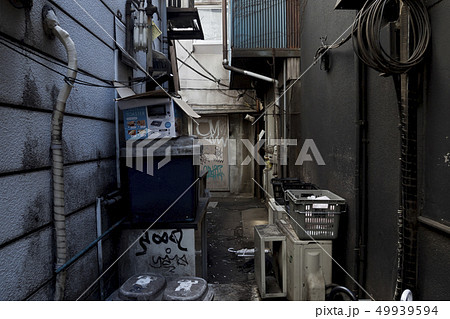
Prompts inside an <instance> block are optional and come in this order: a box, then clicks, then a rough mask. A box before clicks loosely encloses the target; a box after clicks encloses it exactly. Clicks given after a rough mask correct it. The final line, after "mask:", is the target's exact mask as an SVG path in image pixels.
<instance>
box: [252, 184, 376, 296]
mask: <svg viewBox="0 0 450 319" xmlns="http://www.w3.org/2000/svg"><path fill="white" fill-rule="evenodd" d="M252 180H253V181H254V182H255V184H256V185H258V187H259V188H261V189H262V190H263V191H264V193H266V195H267V196H268V197H269V198H273V197H272V196H271V195H270V194H269V193H268V192H267V191H266V190H265V189H264V188H263V187H262V186H261V185H260V184H259V183H258V182H257V181H256V180H255V179H254V178H252ZM286 214H287V215H288V216H289V218H290V219H291V220H293V221H294V222H295V223H296V224H297V225H298V226H299V227H300V228H301V229H302V231H303V232H304V233H305V234H307V235H308V236H309V238H310V239H311V240H312V241H313V242H314V243H315V244H316V245H318V246H319V248H320V249H322V250H323V252H324V253H325V254H326V255H327V256H328V257H330V258H331V260H332V261H333V262H334V263H335V264H336V265H337V266H338V267H339V268H341V270H342V271H343V272H344V273H345V274H346V275H347V276H348V277H349V278H350V279H351V280H352V281H353V282H354V283H355V284H356V285H357V286H358V287H359V288H360V289H361V290H362V291H363V292H364V293H365V294H366V295H367V296H369V298H370V299H372V300H373V301H375V298H373V297H372V295H371V294H369V293H368V292H367V291H366V290H365V289H364V288H363V287H362V286H361V285H360V284H359V282H358V281H357V280H356V279H354V278H353V277H352V275H350V274H349V273H348V272H347V271H346V270H345V269H344V267H342V266H341V265H340V264H339V263H338V262H337V261H336V259H334V258H333V256H331V255H330V254H329V253H328V252H327V251H326V250H325V248H323V246H322V245H321V244H320V243H319V242H318V241H317V240H315V239H314V238H313V237H312V236H311V235H310V234H308V232H307V231H306V230H305V229H304V228H303V227H302V225H300V224H299V223H298V222H297V221H296V220H295V219H294V218H293V217H292V216H291V215H290V214H289V213H288V212H287V211H286Z"/></svg>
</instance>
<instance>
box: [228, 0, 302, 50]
mask: <svg viewBox="0 0 450 319" xmlns="http://www.w3.org/2000/svg"><path fill="white" fill-rule="evenodd" d="M299 2H300V0H264V1H261V0H232V2H231V19H232V31H231V33H232V38H231V39H232V40H231V41H232V43H231V46H232V47H234V48H242V49H251V48H298V47H299V41H300V36H299V25H300V23H299V21H300V15H299Z"/></svg>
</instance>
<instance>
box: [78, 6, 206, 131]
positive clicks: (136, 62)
mask: <svg viewBox="0 0 450 319" xmlns="http://www.w3.org/2000/svg"><path fill="white" fill-rule="evenodd" d="M73 2H75V4H76V5H77V6H78V7H79V8H80V9H81V10H83V12H84V13H85V14H86V15H87V16H88V17H89V18H91V19H92V21H94V22H95V24H97V25H98V26H99V28H100V29H102V31H103V32H105V34H106V35H107V36H108V37H109V38H110V39H111V40H112V41H113V42H114V43H115V44H116V45H117V46H118V47H119V48H120V49H121V51H122V52H123V53H125V54H126V55H127V56H128V58H130V60H132V61H133V63H135V64H136V66H137V67H138V69H139V70H141V71H142V72H144V74H145V75H146V76H147V77H149V78H150V79H151V80H152V81H153V82H155V84H156V85H157V86H158V87H159V88H160V89H161V90H162V91H163V92H164V93H165V94H166V95H167V96H168V97H169V98H173V95H171V94H170V93H169V92H167V91H166V90H165V89H164V88H163V87H162V86H161V84H159V82H158V81H156V80H155V78H154V77H153V76H151V74H150V73H149V72H148V71H147V70H146V69H145V68H144V67H143V66H141V65H140V63H139V62H138V61H137V60H136V59H135V58H133V57H132V56H131V55H130V54H129V53H128V52H127V50H125V49H124V48H123V47H122V46H121V45H120V44H119V42H117V40H116V39H114V37H113V36H111V35H110V34H109V33H108V31H106V30H105V28H104V27H103V26H102V25H101V24H100V23H99V22H98V21H97V20H96V19H95V18H94V17H93V16H92V15H91V14H90V13H89V12H88V11H87V10H86V9H85V8H84V7H83V6H82V5H81V4H80V3H79V2H78V1H77V0H73ZM188 116H189V117H190V118H191V119H192V121H194V122H195V123H196V124H197V125H199V123H198V122H197V121H196V120H195V119H194V118H193V117H192V116H190V115H188Z"/></svg>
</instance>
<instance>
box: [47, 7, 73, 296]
mask: <svg viewBox="0 0 450 319" xmlns="http://www.w3.org/2000/svg"><path fill="white" fill-rule="evenodd" d="M44 10H46V13H45V14H44V17H45V20H44V23H45V24H46V26H47V28H48V29H49V30H51V32H52V33H53V34H54V35H55V36H56V37H57V38H58V39H59V40H60V41H61V43H62V44H63V45H64V47H65V49H66V51H67V60H68V68H67V73H66V77H65V81H64V82H65V83H64V85H63V87H62V88H61V90H60V91H59V94H58V98H57V102H56V105H55V106H54V108H53V114H52V134H51V135H52V141H51V149H52V175H53V219H54V223H55V235H56V269H58V268H59V267H61V266H62V265H63V264H65V263H66V260H67V243H66V240H67V238H66V237H67V235H66V216H65V210H64V156H63V149H62V127H63V118H64V111H65V108H66V101H67V99H68V97H69V94H70V91H71V90H72V86H73V83H74V80H75V78H76V76H77V52H76V50H75V44H74V43H73V41H72V39H71V38H70V35H69V33H67V31H65V30H64V29H62V28H61V27H60V26H59V22H58V19H57V18H56V15H55V12H54V11H53V9H52V8H50V7H47V8H45V7H44ZM65 282H66V271H65V270H64V271H61V272H60V273H58V274H57V276H56V285H55V300H63V299H64V288H65Z"/></svg>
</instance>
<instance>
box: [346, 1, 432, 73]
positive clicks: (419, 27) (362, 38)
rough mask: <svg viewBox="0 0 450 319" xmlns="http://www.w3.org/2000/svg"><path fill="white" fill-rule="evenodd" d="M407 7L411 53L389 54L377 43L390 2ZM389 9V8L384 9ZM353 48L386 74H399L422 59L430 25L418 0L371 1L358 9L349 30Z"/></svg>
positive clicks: (362, 58)
mask: <svg viewBox="0 0 450 319" xmlns="http://www.w3.org/2000/svg"><path fill="white" fill-rule="evenodd" d="M398 3H399V4H400V6H396V7H401V6H403V5H406V6H407V7H408V8H409V11H410V14H409V23H410V36H409V43H410V47H411V48H412V49H411V51H410V52H411V53H410V55H409V57H408V59H407V60H401V59H399V58H398V57H395V56H392V55H391V54H390V53H388V52H386V50H385V49H384V48H383V46H382V45H381V41H380V38H381V30H382V28H383V27H384V26H385V22H386V16H388V13H390V14H391V12H392V10H391V9H392V5H393V4H394V5H396V4H398ZM388 8H389V10H388ZM352 38H353V49H354V51H355V53H356V55H357V56H358V57H359V58H360V59H361V61H363V62H364V63H365V64H367V65H368V66H369V67H371V68H373V69H375V70H377V71H379V72H382V73H384V74H386V75H392V74H401V73H405V72H407V71H408V70H409V69H411V68H412V67H414V66H416V65H418V64H419V63H420V62H422V60H423V58H424V56H425V53H426V51H427V48H428V45H429V42H430V39H431V25H430V19H429V16H428V11H427V8H426V7H425V4H424V3H423V1H422V0H372V1H370V0H369V1H367V2H366V3H365V5H364V6H363V8H362V9H361V10H360V11H359V12H358V14H357V16H356V20H355V23H354V25H353V30H352Z"/></svg>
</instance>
